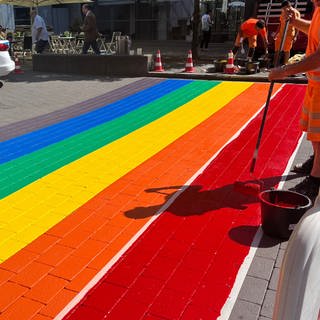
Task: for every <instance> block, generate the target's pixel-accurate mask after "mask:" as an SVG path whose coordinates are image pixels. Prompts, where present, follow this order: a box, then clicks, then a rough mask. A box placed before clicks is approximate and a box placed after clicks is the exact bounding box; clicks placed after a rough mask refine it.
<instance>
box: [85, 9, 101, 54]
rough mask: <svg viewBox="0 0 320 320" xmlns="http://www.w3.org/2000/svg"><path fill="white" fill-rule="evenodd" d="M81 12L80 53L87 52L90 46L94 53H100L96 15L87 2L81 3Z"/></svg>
mask: <svg viewBox="0 0 320 320" xmlns="http://www.w3.org/2000/svg"><path fill="white" fill-rule="evenodd" d="M82 13H83V14H84V19H83V25H82V26H81V27H80V29H81V30H82V31H83V32H84V43H83V47H82V54H87V53H88V50H89V48H90V46H91V47H92V50H93V51H94V53H95V54H100V50H99V47H98V43H97V38H98V29H97V21H96V16H95V15H94V13H93V12H92V8H91V6H90V5H89V4H84V5H82Z"/></svg>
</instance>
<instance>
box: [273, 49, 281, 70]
mask: <svg viewBox="0 0 320 320" xmlns="http://www.w3.org/2000/svg"><path fill="white" fill-rule="evenodd" d="M279 54H280V52H279V51H275V52H274V56H273V65H274V66H275V67H276V66H277V65H278V64H279Z"/></svg>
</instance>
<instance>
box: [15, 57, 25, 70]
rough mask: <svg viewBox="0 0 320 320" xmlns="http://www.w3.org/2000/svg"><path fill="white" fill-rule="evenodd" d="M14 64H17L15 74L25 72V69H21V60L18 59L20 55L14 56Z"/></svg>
mask: <svg viewBox="0 0 320 320" xmlns="http://www.w3.org/2000/svg"><path fill="white" fill-rule="evenodd" d="M14 64H15V68H14V73H15V74H22V73H24V72H23V70H22V69H21V64H20V61H19V59H18V56H15V57H14Z"/></svg>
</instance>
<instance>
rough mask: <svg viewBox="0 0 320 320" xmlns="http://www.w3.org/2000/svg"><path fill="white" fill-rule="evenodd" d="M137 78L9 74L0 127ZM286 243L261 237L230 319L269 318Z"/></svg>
mask: <svg viewBox="0 0 320 320" xmlns="http://www.w3.org/2000/svg"><path fill="white" fill-rule="evenodd" d="M71 80H72V81H71ZM137 80H139V79H108V78H107V79H106V78H96V77H95V78H93V77H92V78H90V77H79V76H78V77H77V76H76V77H75V76H68V75H48V74H41V73H33V72H30V71H26V72H25V74H24V75H10V76H9V77H8V81H7V82H6V83H5V87H4V88H3V89H1V102H0V113H1V119H0V128H5V127H6V126H7V125H9V124H12V123H16V122H18V123H22V122H23V121H26V120H27V119H29V118H33V117H41V116H43V115H45V114H47V113H51V112H56V111H59V109H63V108H65V107H67V106H70V105H74V104H77V103H78V104H79V103H80V102H81V101H84V100H87V99H91V98H94V97H96V96H100V95H103V94H106V92H108V91H110V92H111V91H112V90H115V89H117V88H120V87H123V86H125V85H127V84H130V83H133V82H134V81H137ZM141 80H142V81H143V79H141ZM2 92H4V93H3V94H2ZM44 106H45V107H44ZM17 130H19V126H17ZM2 132H5V130H2ZM13 134H14V132H13ZM309 152H310V146H309V145H308V144H307V143H305V142H304V143H302V145H301V148H300V149H299V152H298V153H297V156H296V157H295V160H294V161H298V160H300V159H303V158H304V156H305V154H306V153H309ZM297 179H299V178H298V177H297ZM293 183H296V179H291V180H290V184H293ZM285 187H287V185H285ZM285 246H286V243H285V242H279V241H277V240H275V239H271V238H269V237H267V236H262V239H261V242H260V244H259V246H258V248H257V250H256V253H255V255H254V259H253V261H252V263H251V266H250V269H249V272H248V274H247V276H246V278H245V279H244V282H243V285H242V287H241V290H240V292H239V296H238V298H237V301H236V303H235V306H234V308H233V310H232V312H231V316H230V318H229V319H231V320H235V319H246V320H251V319H259V320H266V319H271V316H272V307H273V299H274V295H275V290H276V281H277V276H278V273H279V267H280V263H281V258H282V256H283V252H284V249H285Z"/></svg>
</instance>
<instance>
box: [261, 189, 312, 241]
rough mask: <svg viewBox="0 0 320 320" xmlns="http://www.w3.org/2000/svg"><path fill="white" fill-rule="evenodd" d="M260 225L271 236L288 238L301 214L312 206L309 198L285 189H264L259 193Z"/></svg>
mask: <svg viewBox="0 0 320 320" xmlns="http://www.w3.org/2000/svg"><path fill="white" fill-rule="evenodd" d="M259 199H260V205H261V225H262V230H263V231H264V233H266V234H267V235H269V236H271V237H275V238H282V239H288V238H289V237H290V235H291V233H292V231H293V229H294V227H295V225H296V224H297V223H298V222H299V220H300V218H301V217H302V216H303V214H304V213H305V212H306V211H307V210H308V209H309V208H310V207H311V206H312V202H311V200H310V199H309V198H308V197H307V196H305V195H303V194H300V193H297V192H293V191H287V190H266V191H263V192H260V194H259Z"/></svg>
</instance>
